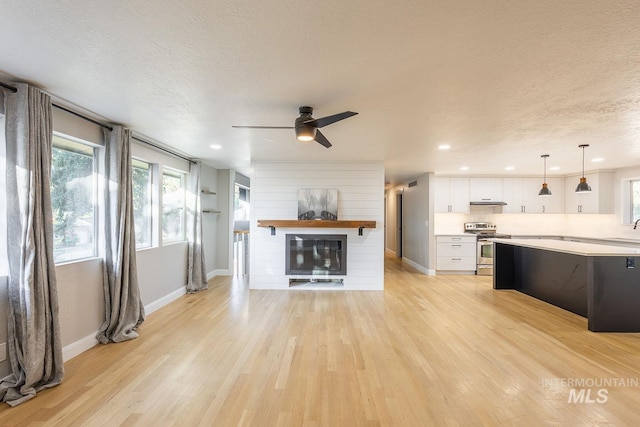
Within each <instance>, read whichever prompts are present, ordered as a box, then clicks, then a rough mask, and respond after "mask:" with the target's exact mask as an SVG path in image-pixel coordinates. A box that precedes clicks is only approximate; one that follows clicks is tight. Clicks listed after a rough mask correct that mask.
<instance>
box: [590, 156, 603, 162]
mask: <svg viewBox="0 0 640 427" xmlns="http://www.w3.org/2000/svg"><path fill="white" fill-rule="evenodd" d="M591 161H592V162H602V161H604V158H602V157H596V158H595V159H591Z"/></svg>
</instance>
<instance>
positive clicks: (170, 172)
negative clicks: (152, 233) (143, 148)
mask: <svg viewBox="0 0 640 427" xmlns="http://www.w3.org/2000/svg"><path fill="white" fill-rule="evenodd" d="M165 175H166V176H172V177H174V178H180V188H181V190H182V206H181V207H180V209H181V215H180V231H181V233H180V235H179V236H177V237H166V236H165V221H164V219H165V206H166V205H165V192H164V177H165ZM160 195H161V200H162V203H161V205H160V215H161V217H160V223H159V229H160V235H161V236H162V244H163V245H164V244H166V243H177V242H184V241H185V240H186V234H187V233H186V211H187V174H186V173H185V172H183V171H180V170H178V169H174V168H170V167H167V166H163V167H162V172H161V173H160Z"/></svg>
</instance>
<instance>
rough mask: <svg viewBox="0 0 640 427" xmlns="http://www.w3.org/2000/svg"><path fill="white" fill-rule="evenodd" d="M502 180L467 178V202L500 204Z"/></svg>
mask: <svg viewBox="0 0 640 427" xmlns="http://www.w3.org/2000/svg"><path fill="white" fill-rule="evenodd" d="M502 197H503V195H502V178H469V200H470V201H472V202H502V201H503V200H502Z"/></svg>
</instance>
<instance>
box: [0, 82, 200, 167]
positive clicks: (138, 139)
mask: <svg viewBox="0 0 640 427" xmlns="http://www.w3.org/2000/svg"><path fill="white" fill-rule="evenodd" d="M0 86H2V87H3V88H5V89H9V90H10V91H11V92H13V93H16V92H17V91H18V88H16V87H13V86H11V85H8V84H6V83H2V82H0ZM51 105H52V106H54V107H56V108H58V109H60V110H63V111H66V112H67V113H70V114H73V115H74V116H78V117H80V118H81V119H84V120H86V121H88V122H91V123H93V124H95V125H98V126H101V127H103V128H105V129H109V130H111V131H112V130H113V127H111V126H109V125H107V124H104V123H100V122H99V121H97V120H94V119H92V118H91V117H87V116H85V115H82V114H80V113H77V112H75V111H73V110H70V109H68V108H66V107H63V106H61V105H58V104H53V103H52V104H51ZM133 139H135V140H136V141H139V142H142V143H143V144H147V145H149V146H151V147H153V148H156V149H158V150H161V151H164V152H165V153H169V154H171V155H173V156H176V157H179V158H181V159H182V160H186V161H187V162H189V163H196V162H195V161H193V160H191V159H188V158H186V157H184V156H181V155H180V154H178V153H174V152H173V151H170V150H167V149H166V148H162V147H160V146H158V145H156V144H152V143H150V142H149V141H145V140H144V139H140V138H138V137H136V136H133Z"/></svg>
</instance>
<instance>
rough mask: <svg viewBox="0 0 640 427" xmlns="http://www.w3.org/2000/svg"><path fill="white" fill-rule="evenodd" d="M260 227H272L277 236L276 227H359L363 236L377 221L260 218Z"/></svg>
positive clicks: (273, 234) (359, 231) (272, 233)
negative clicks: (363, 232)
mask: <svg viewBox="0 0 640 427" xmlns="http://www.w3.org/2000/svg"><path fill="white" fill-rule="evenodd" d="M258 227H269V228H271V235H272V236H275V234H276V227H288V228H357V229H358V235H360V236H362V230H363V229H364V228H376V222H375V221H340V220H326V219H308V220H301V219H259V220H258Z"/></svg>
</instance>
